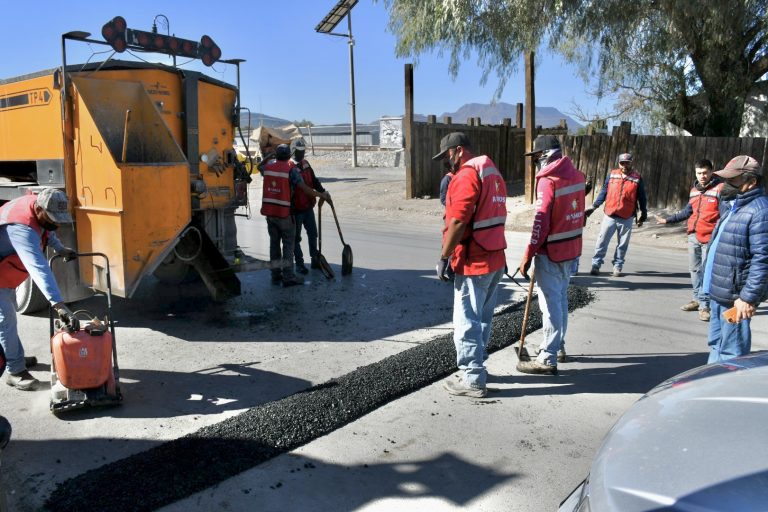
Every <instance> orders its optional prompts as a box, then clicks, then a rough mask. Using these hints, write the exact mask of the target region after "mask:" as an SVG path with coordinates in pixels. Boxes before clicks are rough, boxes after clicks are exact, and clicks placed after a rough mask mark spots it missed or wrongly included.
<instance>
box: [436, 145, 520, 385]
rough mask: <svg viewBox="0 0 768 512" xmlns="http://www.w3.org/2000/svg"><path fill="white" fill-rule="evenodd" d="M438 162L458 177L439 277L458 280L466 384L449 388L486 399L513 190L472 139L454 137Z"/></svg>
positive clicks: (460, 362)
mask: <svg viewBox="0 0 768 512" xmlns="http://www.w3.org/2000/svg"><path fill="white" fill-rule="evenodd" d="M432 159H433V160H444V161H447V162H448V163H449V164H450V166H451V169H452V170H453V172H455V176H454V177H453V179H452V180H451V183H450V185H448V195H447V197H446V202H445V228H444V229H443V243H442V248H441V251H440V260H439V261H438V264H437V268H436V270H437V277H438V279H440V280H441V281H449V280H450V279H451V278H450V276H449V275H448V267H449V266H452V267H453V270H454V272H455V276H454V279H453V297H454V299H453V329H454V331H453V342H454V345H455V346H456V364H457V366H458V367H459V369H460V370H462V373H463V376H462V377H463V378H462V379H461V382H455V381H454V380H453V379H448V380H446V381H444V383H443V385H444V387H445V388H446V390H447V391H448V392H449V393H450V394H452V395H457V396H468V397H474V398H483V397H484V396H486V394H487V389H486V385H485V384H486V380H487V378H488V371H487V370H486V368H485V363H484V361H485V358H486V357H487V354H488V353H487V350H486V347H487V345H488V340H489V339H490V336H491V322H492V320H493V309H494V307H495V306H496V296H497V290H498V286H499V282H500V281H501V277H502V275H504V267H505V263H506V258H505V256H504V249H505V248H506V247H507V243H506V240H505V238H504V223H505V222H506V218H507V203H506V199H507V186H506V183H505V182H504V178H503V177H502V176H501V173H499V171H498V169H497V168H496V165H495V164H494V163H493V161H492V160H491V159H490V158H488V157H487V156H485V155H480V156H475V154H474V153H473V152H472V145H471V143H470V141H469V138H468V137H467V136H466V135H465V134H464V133H461V132H453V133H449V134H448V135H446V136H445V137H443V139H442V140H441V141H440V152H439V153H438V154H437V155H435V156H434V157H432Z"/></svg>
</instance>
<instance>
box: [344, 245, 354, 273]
mask: <svg viewBox="0 0 768 512" xmlns="http://www.w3.org/2000/svg"><path fill="white" fill-rule="evenodd" d="M351 273H352V247H350V246H349V245H348V244H344V249H343V250H342V251H341V275H343V276H346V275H349V274H351Z"/></svg>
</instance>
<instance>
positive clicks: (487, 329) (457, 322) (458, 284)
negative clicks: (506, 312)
mask: <svg viewBox="0 0 768 512" xmlns="http://www.w3.org/2000/svg"><path fill="white" fill-rule="evenodd" d="M503 275H504V269H499V270H497V271H496V272H491V273H489V274H483V275H479V276H465V275H462V274H456V277H455V278H454V280H453V292H454V293H453V343H454V345H455V346H456V366H458V367H459V369H460V370H462V371H463V372H464V383H465V384H466V385H467V386H470V387H473V388H484V387H485V381H486V379H487V378H488V372H487V370H486V369H485V365H484V364H483V360H484V356H485V353H486V347H487V345H488V340H489V339H490V337H491V321H492V320H493V309H494V308H495V307H496V295H497V292H498V288H499V282H500V281H501V277H502V276H503Z"/></svg>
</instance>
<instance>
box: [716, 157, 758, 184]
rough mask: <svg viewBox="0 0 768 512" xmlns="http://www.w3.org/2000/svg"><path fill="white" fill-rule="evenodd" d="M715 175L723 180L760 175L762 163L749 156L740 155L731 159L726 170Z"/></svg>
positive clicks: (721, 170)
mask: <svg viewBox="0 0 768 512" xmlns="http://www.w3.org/2000/svg"><path fill="white" fill-rule="evenodd" d="M715 174H717V175H718V176H720V177H721V178H725V179H729V178H735V177H736V176H739V175H741V174H754V175H756V176H757V175H759V174H760V162H758V161H757V160H755V159H754V158H752V157H751V156H747V155H740V156H737V157H734V158H731V161H730V162H728V163H727V164H725V168H724V169H720V170H719V171H716V172H715Z"/></svg>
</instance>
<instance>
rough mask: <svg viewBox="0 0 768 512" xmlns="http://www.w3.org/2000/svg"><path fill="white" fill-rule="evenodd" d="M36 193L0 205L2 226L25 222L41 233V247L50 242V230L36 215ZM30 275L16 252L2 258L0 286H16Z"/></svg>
mask: <svg viewBox="0 0 768 512" xmlns="http://www.w3.org/2000/svg"><path fill="white" fill-rule="evenodd" d="M35 201H37V195H36V194H27V195H25V196H22V197H18V198H16V199H14V200H13V201H9V202H7V203H5V204H4V205H3V206H0V226H7V225H8V224H23V225H25V226H29V227H30V228H32V229H34V230H35V231H37V234H38V235H40V240H41V242H42V243H41V246H40V248H41V249H45V246H46V245H47V244H48V232H47V231H44V230H43V227H42V226H41V225H40V223H39V222H38V221H37V217H36V216H35ZM27 277H29V272H27V268H26V267H25V266H24V263H22V261H21V258H19V255H18V254H16V253H13V254H9V255H8V256H6V257H5V258H3V259H2V260H0V288H16V287H17V286H19V285H20V284H21V283H23V282H24V280H25V279H26V278H27Z"/></svg>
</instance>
